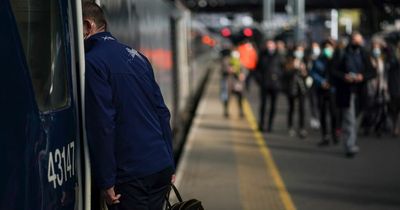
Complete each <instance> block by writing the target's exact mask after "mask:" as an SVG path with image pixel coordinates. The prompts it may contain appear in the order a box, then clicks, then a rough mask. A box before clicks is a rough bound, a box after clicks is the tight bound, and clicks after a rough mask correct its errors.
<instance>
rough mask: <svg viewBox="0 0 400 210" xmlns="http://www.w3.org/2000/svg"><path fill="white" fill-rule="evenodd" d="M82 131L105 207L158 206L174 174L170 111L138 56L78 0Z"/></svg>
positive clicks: (97, 9)
mask: <svg viewBox="0 0 400 210" xmlns="http://www.w3.org/2000/svg"><path fill="white" fill-rule="evenodd" d="M83 23H84V37H85V52H86V59H85V60H86V72H85V82H86V83H85V103H86V104H85V109H86V129H87V138H88V141H89V148H90V157H91V163H92V171H93V177H94V180H95V184H96V185H97V186H98V187H99V188H100V189H102V190H103V194H104V196H105V199H106V201H107V203H108V205H109V208H111V209H114V208H118V209H162V204H163V198H164V196H165V194H166V192H167V191H168V189H169V186H170V184H171V177H172V176H173V173H174V161H173V154H172V142H171V141H172V137H171V129H170V125H169V120H170V113H169V111H168V108H167V106H166V105H165V103H164V100H163V97H162V95H161V91H160V88H159V86H158V85H157V83H156V81H155V78H154V73H153V70H152V67H151V65H150V63H149V61H148V60H147V58H146V57H144V56H143V55H142V54H140V53H139V52H137V51H136V50H134V49H132V48H130V47H128V46H125V45H123V44H121V43H119V42H118V41H117V40H116V38H114V37H113V36H112V35H111V34H110V33H108V32H105V31H106V27H107V22H106V20H105V18H104V14H103V11H102V10H101V8H100V7H99V6H97V5H96V4H94V3H88V2H86V3H84V4H83Z"/></svg>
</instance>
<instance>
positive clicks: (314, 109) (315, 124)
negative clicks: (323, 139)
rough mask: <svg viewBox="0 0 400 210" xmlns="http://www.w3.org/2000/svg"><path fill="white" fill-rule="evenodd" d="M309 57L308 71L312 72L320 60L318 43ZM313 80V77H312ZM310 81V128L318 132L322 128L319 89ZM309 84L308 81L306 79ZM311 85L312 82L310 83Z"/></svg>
mask: <svg viewBox="0 0 400 210" xmlns="http://www.w3.org/2000/svg"><path fill="white" fill-rule="evenodd" d="M309 51H310V52H309V55H308V59H307V69H308V71H309V72H310V71H311V69H312V68H313V65H314V62H315V61H316V60H317V59H318V58H319V56H320V55H321V47H320V46H319V44H318V42H312V43H311V48H310V50H309ZM311 78H312V77H311ZM308 81H312V83H311V85H310V87H309V90H308V93H307V98H308V99H309V104H310V115H311V118H310V127H311V129H314V130H318V129H319V128H320V127H321V124H320V121H319V119H318V105H317V98H318V95H317V87H316V85H315V82H314V81H313V80H310V79H308ZM306 83H307V79H306ZM308 84H310V82H309V83H308Z"/></svg>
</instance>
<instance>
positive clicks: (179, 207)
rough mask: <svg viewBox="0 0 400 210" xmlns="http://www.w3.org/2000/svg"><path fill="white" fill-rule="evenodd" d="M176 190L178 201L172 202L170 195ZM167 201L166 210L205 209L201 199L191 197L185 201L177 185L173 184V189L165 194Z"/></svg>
mask: <svg viewBox="0 0 400 210" xmlns="http://www.w3.org/2000/svg"><path fill="white" fill-rule="evenodd" d="M172 190H173V191H174V193H175V195H176V198H177V199H178V202H177V203H174V204H171V202H170V201H169V195H170V192H171V191H172ZM165 201H166V208H165V209H166V210H204V208H203V206H202V205H201V201H199V200H197V199H189V200H187V201H183V199H182V197H181V195H180V194H179V192H178V189H176V187H175V185H173V184H172V185H171V189H170V190H169V192H168V193H167V195H166V196H165Z"/></svg>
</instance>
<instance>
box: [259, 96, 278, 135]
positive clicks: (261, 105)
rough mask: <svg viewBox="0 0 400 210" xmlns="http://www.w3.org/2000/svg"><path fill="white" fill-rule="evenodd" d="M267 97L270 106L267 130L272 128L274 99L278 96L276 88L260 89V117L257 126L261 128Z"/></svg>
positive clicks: (274, 107) (262, 126)
mask: <svg viewBox="0 0 400 210" xmlns="http://www.w3.org/2000/svg"><path fill="white" fill-rule="evenodd" d="M267 97H269V100H270V108H269V117H268V131H271V130H272V125H273V121H274V117H275V109H276V99H277V97H278V91H277V90H265V89H262V90H261V97H260V98H261V104H260V118H259V124H258V126H259V128H260V129H262V130H263V128H264V121H265V120H264V118H265V111H266V108H267V107H266V106H267Z"/></svg>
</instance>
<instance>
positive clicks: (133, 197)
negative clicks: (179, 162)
mask: <svg viewBox="0 0 400 210" xmlns="http://www.w3.org/2000/svg"><path fill="white" fill-rule="evenodd" d="M172 174H173V169H172V167H168V168H167V169H164V170H162V171H160V172H158V173H155V174H152V175H149V176H146V177H143V178H137V179H133V180H132V181H130V182H127V183H122V184H118V185H116V186H115V191H116V194H121V198H120V203H119V204H114V205H111V206H108V209H109V210H162V209H163V205H164V201H165V200H164V199H165V195H166V194H167V192H168V191H169V189H170V186H171V176H172Z"/></svg>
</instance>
